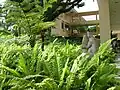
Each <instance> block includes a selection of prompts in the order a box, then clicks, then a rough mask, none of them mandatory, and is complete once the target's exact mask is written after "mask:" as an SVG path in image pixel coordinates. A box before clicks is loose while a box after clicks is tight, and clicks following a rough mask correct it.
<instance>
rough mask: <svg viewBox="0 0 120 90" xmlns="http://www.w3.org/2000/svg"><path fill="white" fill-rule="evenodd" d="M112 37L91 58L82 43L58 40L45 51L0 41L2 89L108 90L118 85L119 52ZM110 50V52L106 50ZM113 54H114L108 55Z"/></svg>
mask: <svg viewBox="0 0 120 90" xmlns="http://www.w3.org/2000/svg"><path fill="white" fill-rule="evenodd" d="M109 45H110V41H108V42H106V43H104V44H102V45H101V46H100V48H99V51H98V52H97V53H96V54H95V55H94V56H93V58H92V59H90V60H89V59H88V57H89V55H85V56H81V50H80V47H77V46H74V45H71V44H69V43H68V42H67V43H66V45H61V44H57V43H56V42H55V41H54V42H53V43H50V44H49V45H48V46H47V47H45V51H41V49H40V45H39V44H36V45H35V46H34V48H31V47H30V46H29V45H24V46H18V45H16V44H11V45H8V44H2V45H0V47H1V49H0V52H1V54H0V63H1V64H0V72H1V74H0V87H1V90H8V89H10V90H31V89H32V90H107V89H110V88H111V87H115V88H117V86H116V82H115V81H116V80H115V78H114V77H115V74H116V67H115V65H113V64H110V62H111V61H112V60H113V58H114V57H115V55H114V54H113V53H111V52H112V50H111V48H110V47H109ZM105 53H107V54H105ZM109 54H110V55H111V56H112V57H111V58H107V56H109Z"/></svg>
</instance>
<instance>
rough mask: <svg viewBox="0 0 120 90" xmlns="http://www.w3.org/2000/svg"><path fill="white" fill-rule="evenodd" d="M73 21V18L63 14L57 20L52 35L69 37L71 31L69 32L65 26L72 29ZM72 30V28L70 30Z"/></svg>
mask: <svg viewBox="0 0 120 90" xmlns="http://www.w3.org/2000/svg"><path fill="white" fill-rule="evenodd" d="M71 20H72V17H71V16H69V15H66V14H61V15H60V16H59V17H58V18H57V19H56V20H55V23H56V25H55V27H54V28H52V30H51V34H52V35H55V36H65V37H68V36H69V34H70V30H67V29H66V28H65V24H66V25H68V26H69V27H70V25H69V24H70V22H71ZM69 29H70V28H69Z"/></svg>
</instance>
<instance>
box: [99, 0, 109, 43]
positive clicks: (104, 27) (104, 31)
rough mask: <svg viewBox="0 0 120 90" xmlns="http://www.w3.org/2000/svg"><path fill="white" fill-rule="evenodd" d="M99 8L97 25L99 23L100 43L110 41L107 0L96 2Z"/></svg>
mask: <svg viewBox="0 0 120 90" xmlns="http://www.w3.org/2000/svg"><path fill="white" fill-rule="evenodd" d="M98 6H99V19H100V20H99V23H100V40H101V43H103V42H105V41H107V40H109V39H110V37H111V36H110V35H111V34H110V33H111V31H110V14H109V0H98Z"/></svg>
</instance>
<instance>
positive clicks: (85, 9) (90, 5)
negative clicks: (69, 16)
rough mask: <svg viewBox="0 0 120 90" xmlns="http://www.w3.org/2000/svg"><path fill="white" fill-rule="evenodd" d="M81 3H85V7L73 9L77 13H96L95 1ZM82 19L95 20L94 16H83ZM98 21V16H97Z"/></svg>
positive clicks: (88, 0)
mask: <svg viewBox="0 0 120 90" xmlns="http://www.w3.org/2000/svg"><path fill="white" fill-rule="evenodd" d="M82 1H83V2H85V5H84V6H83V7H80V8H75V9H76V10H77V11H78V12H89V11H98V9H99V8H98V4H97V0H94V2H93V0H82ZM83 18H84V19H85V20H87V21H88V20H95V19H96V16H95V15H91V16H83ZM98 19H99V16H98Z"/></svg>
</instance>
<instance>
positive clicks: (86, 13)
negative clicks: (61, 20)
mask: <svg viewBox="0 0 120 90" xmlns="http://www.w3.org/2000/svg"><path fill="white" fill-rule="evenodd" d="M97 14H99V11H90V12H80V13H66V15H70V16H89V15H97Z"/></svg>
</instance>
